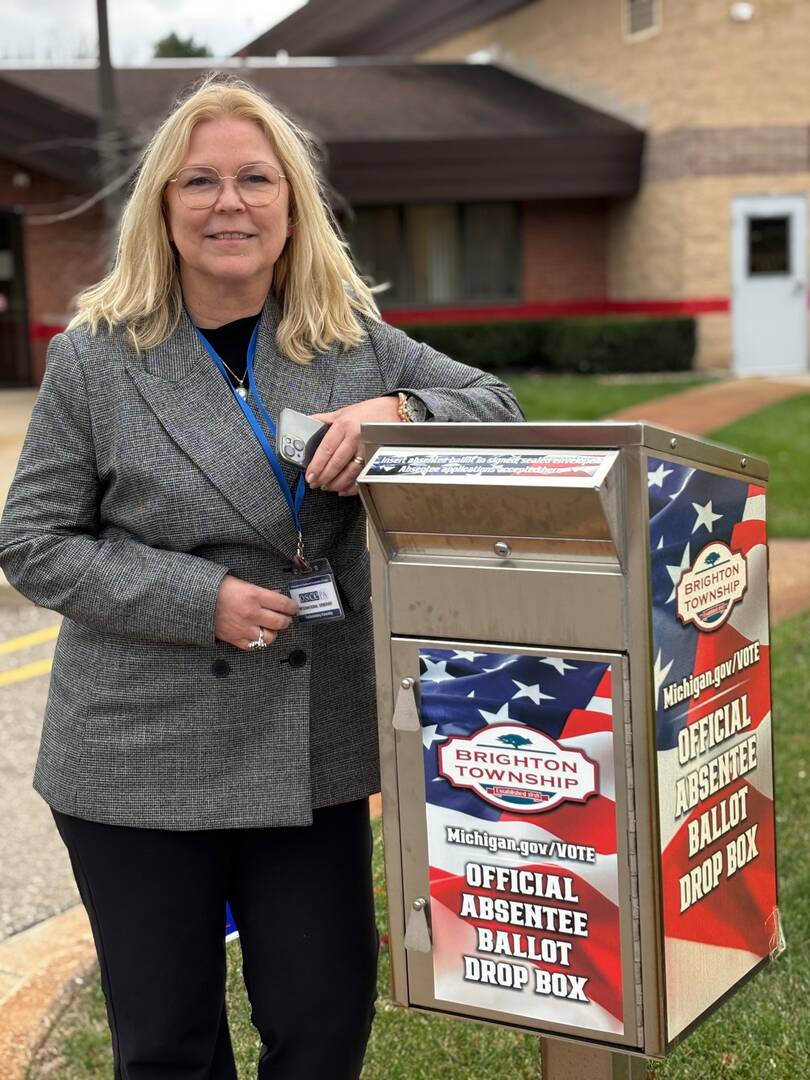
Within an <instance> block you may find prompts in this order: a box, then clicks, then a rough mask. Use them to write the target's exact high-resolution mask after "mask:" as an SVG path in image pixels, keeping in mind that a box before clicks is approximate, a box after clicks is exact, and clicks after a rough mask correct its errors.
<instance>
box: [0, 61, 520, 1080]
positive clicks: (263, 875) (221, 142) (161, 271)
mask: <svg viewBox="0 0 810 1080" xmlns="http://www.w3.org/2000/svg"><path fill="white" fill-rule="evenodd" d="M249 360H250V362H248V361H249ZM284 406H290V407H292V408H294V409H297V410H299V411H300V412H305V413H308V414H314V415H315V416H316V417H318V418H320V419H322V420H324V421H327V422H328V423H329V429H328V432H327V434H326V436H325V438H324V439H323V441H322V443H321V445H320V447H319V449H318V451H317V453H316V455H315V457H314V458H313V461H312V463H311V465H310V467H309V468H308V469H307V473H306V484H303V486H301V487H299V486H298V485H297V484H296V477H295V475H294V471H293V470H291V469H282V468H281V467H280V466H279V465H278V462H277V461H276V462H274V461H273V460H272V458H273V455H272V450H271V449H270V446H269V443H270V442H272V436H271V433H270V430H269V427H268V422H267V419H266V418H267V417H269V418H276V417H278V414H279V412H280V410H281V408H283V407H284ZM420 416H421V417H423V418H432V419H435V420H476V419H478V420H513V419H518V418H519V417H520V412H519V409H518V407H517V405H516V404H515V401H514V398H513V396H512V394H511V392H510V391H509V390H508V388H507V387H505V386H504V385H503V384H501V383H500V382H498V381H497V380H496V379H494V378H492V377H490V376H488V375H485V374H483V373H482V372H479V371H475V370H473V369H471V368H468V367H465V366H463V365H461V364H456V363H454V362H452V361H450V360H448V359H447V358H446V357H444V356H441V355H440V354H438V353H436V352H434V351H433V350H432V349H429V348H427V347H425V346H423V345H418V344H416V343H414V342H412V341H410V340H409V339H408V338H407V337H406V336H405V335H404V334H403V333H401V332H399V331H397V330H394V329H392V328H391V327H389V326H386V325H385V324H384V323H382V322H381V321H380V320H379V316H378V313H377V310H376V307H375V305H374V301H373V298H372V295H371V293H370V292H369V289H368V288H367V286H366V285H365V284H364V283H363V281H362V280H361V279H360V278H359V277H358V275H357V274H356V272H355V271H354V269H353V267H352V264H351V261H350V259H349V257H348V255H347V253H346V250H345V247H344V245H343V244H342V243H341V242H340V240H339V238H338V236H337V234H336V231H335V229H334V226H333V224H332V221H331V218H330V216H329V211H328V209H327V208H326V204H325V202H324V199H323V196H322V193H321V188H320V186H319V181H318V178H317V175H316V172H315V170H314V167H313V164H312V160H311V156H310V153H309V148H308V142H307V139H306V137H305V136H304V135H303V134H302V133H301V132H300V131H298V130H297V129H296V128H295V127H294V126H293V124H292V123H291V122H290V121H289V120H288V119H287V118H285V117H284V116H283V115H282V114H281V113H280V112H279V111H278V110H277V109H275V108H274V107H272V106H271V105H270V104H269V103H268V102H267V101H266V100H265V99H264V98H263V97H261V96H260V95H259V94H257V93H256V92H255V91H254V90H252V89H251V88H250V87H248V86H247V85H246V84H244V83H241V82H238V81H235V80H226V81H217V79H215V78H214V79H209V80H208V81H207V82H206V83H205V84H204V85H203V86H202V87H201V88H200V89H198V90H197V91H196V92H194V93H192V94H191V96H190V97H189V98H188V99H187V100H185V101H184V102H183V103H182V104H180V105H179V106H178V107H177V109H176V110H175V111H174V112H173V113H172V114H171V115H170V116H169V118H168V119H167V120H166V121H165V122H164V123H163V125H162V126H161V127H160V129H159V130H158V132H157V134H156V135H155V137H154V138H153V140H152V142H151V143H150V145H149V147H148V148H147V150H146V151H145V154H144V157H143V161H142V165H141V169H140V172H139V175H138V179H137V182H136V184H135V187H134V190H133V193H132V196H131V198H130V200H129V203H128V205H127V208H126V210H125V212H124V215H123V219H122V224H121V233H120V241H119V247H118V254H117V259H116V262H115V266H114V268H113V270H112V271H111V273H110V274H109V275H108V276H107V277H106V278H105V279H104V280H103V281H102V282H101V283H100V284H98V285H97V286H95V287H94V288H91V289H89V290H87V291H86V292H85V293H84V294H83V295H82V296H81V297H80V298H79V305H78V315H77V316H76V318H75V319H74V320H73V322H72V323H71V325H70V327H69V328H68V330H67V332H66V333H65V334H60V335H58V336H57V337H56V338H54V340H53V341H52V343H51V346H50V348H49V352H48V367H47V371H46V375H45V379H44V381H43V384H42V389H41V392H40V395H39V398H38V400H37V404H36V408H35V410H34V414H33V417H32V420H31V427H30V430H29V433H28V436H27V439H26V442H25V446H24V449H23V453H22V456H21V459H20V464H19V468H18V472H17V476H16V478H15V481H14V484H13V487H12V489H11V492H10V494H9V498H8V502H7V506H6V511H5V515H4V518H3V522H2V532H1V534H0V551H2V565H3V568H4V570H5V572H6V575H7V576H8V579H9V580H10V581H11V583H12V584H13V585H15V586H16V587H17V588H18V589H19V590H20V591H21V592H23V593H24V594H25V595H27V596H28V597H29V598H30V599H31V600H32V601H34V602H35V603H37V604H41V605H44V606H46V607H50V608H53V609H55V610H57V611H59V612H61V613H62V614H63V615H64V621H63V623H62V627H61V631H60V635H59V640H58V642H57V646H56V652H55V656H54V664H53V673H52V678H51V687H50V694H49V698H48V705H47V709H46V716H45V723H44V728H43V734H42V744H41V749H40V754H39V759H38V762H37V769H36V775H35V781H34V783H35V787H36V788H37V790H38V791H39V792H40V793H41V794H42V795H43V797H44V798H45V799H46V800H47V802H48V803H49V804H50V806H51V808H52V810H53V813H54V817H55V819H56V824H57V827H58V829H59V831H60V834H61V835H62V838H63V840H64V842H65V844H66V846H67V848H68V851H69V853H70V857H71V861H72V865H73V868H74V872H75V875H76V879H77V883H78V885H79V889H80V892H81V895H82V899H83V901H84V903H85V905H86V907H87V909H88V913H89V916H90V920H91V923H92V926H93V932H94V937H95V942H96V947H97V950H98V954H99V961H100V966H101V973H102V980H103V984H104V990H105V995H106V999H107V1006H108V1015H109V1020H110V1026H111V1030H112V1036H113V1046H114V1051H115V1058H116V1076H118V1077H122V1078H124V1077H125V1078H126V1080H147V1078H149V1080H164V1078H165V1077H168V1076H172V1077H173V1078H176V1080H181V1078H189V1080H191V1078H200V1080H202V1078H214V1080H223V1078H226V1077H227V1078H231V1077H234V1076H235V1070H234V1064H233V1058H232V1055H231V1049H230V1042H229V1036H228V1027H227V1020H226V1017H225V1009H224V967H225V961H224V948H223V940H222V939H223V910H224V906H225V902H226V900H228V901H229V902H230V905H231V908H232V910H233V913H234V916H235V919H236V922H237V925H238V927H239V931H240V936H241V941H242V949H243V958H244V959H243V965H244V975H245V980H246V984H247V988H248V992H249V995H250V1000H251V1005H252V1010H253V1020H254V1023H255V1024H256V1027H257V1028H258V1030H259V1033H260V1035H261V1038H262V1042H263V1044H264V1046H263V1051H262V1059H261V1065H260V1068H259V1075H260V1076H262V1077H272V1078H273V1080H316V1078H329V1080H342V1078H349V1077H357V1076H359V1074H360V1069H361V1066H362V1058H363V1053H364V1049H365V1045H366V1041H367V1039H368V1034H369V1031H370V1027H371V1020H372V1016H373V1011H374V1010H373V1000H374V996H375V992H374V983H375V967H376V952H377V935H376V930H375V926H374V914H373V904H372V898H371V885H370V855H371V846H370V830H369V823H368V805H367V797H368V795H369V794H371V793H372V792H374V791H376V790H377V788H378V764H377V744H376V726H375V714H374V685H373V655H372V643H371V629H370V605H369V578H368V563H367V555H366V552H365V543H364V518H363V513H362V509H361V507H360V505H359V500H358V499H357V498H355V497H353V496H354V495H355V494H356V487H355V481H356V479H357V476H358V474H359V472H360V469H361V468H362V464H363V461H362V443H361V439H360V425H361V424H362V423H364V422H366V421H397V420H400V421H408V420H409V419H412V418H413V417H420ZM270 423H272V420H270ZM266 451H269V457H268V454H267V453H266ZM339 496H345V497H343V498H340V497H339ZM302 497H303V502H301V499H302ZM320 558H326V559H328V560H329V563H330V565H331V568H332V572H333V574H334V576H335V579H336V588H337V591H338V594H339V595H340V597H341V600H342V606H343V610H344V615H345V617H344V618H343V619H342V620H335V621H329V622H313V621H307V620H305V619H304V618H303V616H298V617H297V612H298V608H297V605H296V604H295V603H294V602H293V601H292V599H291V598H290V595H289V594H290V582H291V580H293V577H294V575H295V574H296V573H298V572H300V571H301V569H302V566H303V565H304V564H305V563H307V562H309V561H310V560H312V559H320Z"/></svg>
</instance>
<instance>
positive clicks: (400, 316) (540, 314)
mask: <svg viewBox="0 0 810 1080" xmlns="http://www.w3.org/2000/svg"><path fill="white" fill-rule="evenodd" d="M730 310H731V301H730V300H728V299H727V298H726V297H722V296H718V297H696V298H693V299H690V300H560V301H555V302H553V303H546V302H537V303H532V304H489V305H486V306H479V307H429V308H385V309H384V311H383V316H384V318H385V321H386V322H388V323H392V324H393V325H394V326H408V325H411V324H414V323H456V322H461V323H464V322H517V321H522V320H526V321H530V320H532V319H559V318H569V317H570V318H576V317H578V316H585V315H712V314H728V312H729V311H730ZM65 325H66V324H65ZM64 328H65V326H64V325H60V326H54V325H52V324H50V323H38V322H31V323H29V334H30V338H31V340H32V341H50V339H51V338H52V337H53V336H54V335H55V334H59V333H61V332H62V331H63V330H64Z"/></svg>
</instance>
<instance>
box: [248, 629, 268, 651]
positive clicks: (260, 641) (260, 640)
mask: <svg viewBox="0 0 810 1080" xmlns="http://www.w3.org/2000/svg"><path fill="white" fill-rule="evenodd" d="M248 648H249V649H266V648H267V642H266V641H265V640H264V627H263V626H260V627H259V636H258V637H257V638H256V640H255V641H251V643H250V644H249V645H248Z"/></svg>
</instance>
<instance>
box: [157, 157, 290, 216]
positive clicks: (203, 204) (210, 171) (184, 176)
mask: <svg viewBox="0 0 810 1080" xmlns="http://www.w3.org/2000/svg"><path fill="white" fill-rule="evenodd" d="M286 179H287V178H286V176H285V175H284V173H280V172H279V171H278V169H277V168H275V166H273V165H266V164H265V163H264V162H261V161H259V162H255V163H253V164H251V165H243V166H242V168H241V169H239V170H238V172H237V173H236V175H235V176H221V175H220V173H218V172H217V170H216V169H215V168H213V166H211V165H190V166H189V167H188V168H187V169H181V170H180V172H179V173H178V174H177V176H174V177H172V179H171V180H169V183H170V184H177V194H178V195H179V196H180V201H181V202H182V203H183V205H184V206H188V207H190V208H191V209H192V210H207V209H208V208H209V207H211V206H213V205H214V203H215V202H216V201H217V199H218V198H219V196H220V193H221V192H222V185H223V183H224V181H225V180H233V181H234V182H235V183H236V190H237V191H238V192H239V197H240V199H241V200H242V202H244V203H247V205H248V206H270V204H271V203H274V202H275V201H276V199H277V198H278V193H279V191H280V190H281V181H282V180H286Z"/></svg>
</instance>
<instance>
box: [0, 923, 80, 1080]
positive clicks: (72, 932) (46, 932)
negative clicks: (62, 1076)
mask: <svg viewBox="0 0 810 1080" xmlns="http://www.w3.org/2000/svg"><path fill="white" fill-rule="evenodd" d="M95 962H96V954H95V949H94V947H93V936H92V934H91V932H90V924H89V923H88V921H87V915H86V913H85V910H84V908H83V907H82V905H81V904H77V905H76V907H72V908H69V909H68V910H67V911H64V912H62V914H61V915H54V916H52V917H51V918H50V919H46V920H45V922H42V923H39V924H38V925H36V926H32V927H31V928H30V929H28V930H23V931H22V932H21V933H19V934H14V935H13V937H10V938H8V939H7V940H6V941H3V942H0V1075H2V1076H3V1078H4V1080H25V1076H26V1074H27V1072H28V1067H29V1065H30V1064H31V1060H32V1058H33V1056H34V1054H35V1053H36V1051H37V1050H38V1049H39V1047H40V1046H41V1045H42V1042H43V1040H44V1039H45V1037H46V1036H47V1034H48V1032H49V1031H50V1030H51V1028H52V1026H53V1024H54V1023H55V1021H56V1020H57V1019H58V1017H59V1014H60V1012H61V1010H62V1007H63V1005H64V1004H66V1003H67V1001H68V1000H69V999H70V996H71V994H72V990H73V988H74V985H75V981H76V979H77V978H81V977H82V976H84V975H86V974H88V973H89V972H90V971H91V970H92V968H93V967H94V965H95Z"/></svg>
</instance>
